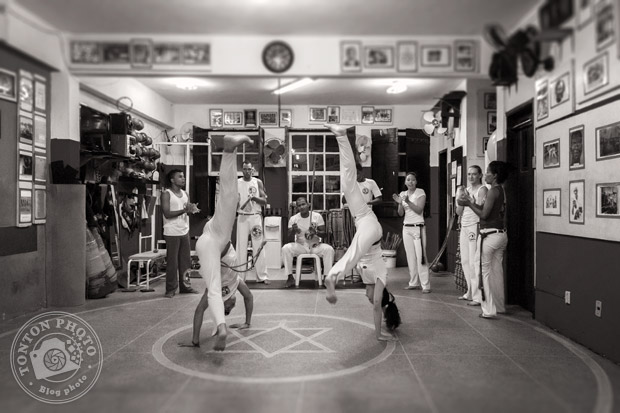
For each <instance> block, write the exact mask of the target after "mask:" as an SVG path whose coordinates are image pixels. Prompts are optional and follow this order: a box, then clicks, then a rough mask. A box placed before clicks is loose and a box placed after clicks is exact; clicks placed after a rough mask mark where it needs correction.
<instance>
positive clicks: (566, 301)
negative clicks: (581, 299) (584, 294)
mask: <svg viewBox="0 0 620 413" xmlns="http://www.w3.org/2000/svg"><path fill="white" fill-rule="evenodd" d="M564 304H570V291H564Z"/></svg>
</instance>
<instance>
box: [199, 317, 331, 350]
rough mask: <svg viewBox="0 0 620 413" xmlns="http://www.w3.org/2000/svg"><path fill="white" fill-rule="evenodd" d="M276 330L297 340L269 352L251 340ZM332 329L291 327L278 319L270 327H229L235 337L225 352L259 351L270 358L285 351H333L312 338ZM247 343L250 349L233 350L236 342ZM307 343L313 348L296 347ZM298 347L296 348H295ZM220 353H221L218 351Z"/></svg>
mask: <svg viewBox="0 0 620 413" xmlns="http://www.w3.org/2000/svg"><path fill="white" fill-rule="evenodd" d="M276 330H284V331H286V332H288V333H290V334H292V335H293V336H295V337H297V341H294V342H293V343H290V344H288V345H285V346H284V347H282V348H280V349H278V350H276V351H273V352H270V351H268V350H266V349H264V348H263V347H261V346H260V344H258V343H256V342H254V341H253V339H255V338H257V337H260V336H264V335H266V334H269V333H271V332H274V331H276ZM331 330H333V328H307V327H304V328H291V327H289V326H287V325H286V321H279V322H278V323H277V324H276V325H275V326H274V327H270V328H248V329H245V330H241V331H239V330H236V329H229V330H228V331H229V333H230V334H231V335H233V336H235V337H236V339H233V340H232V341H230V342H228V343H227V344H226V350H225V353H260V354H262V355H263V356H264V357H265V358H272V357H275V356H277V355H279V354H286V353H296V354H300V353H335V352H336V351H335V350H332V349H330V348H329V347H327V346H325V345H323V344H321V343H319V342H317V341H315V340H314V339H315V338H317V337H318V336H320V335H322V334H325V333H327V332H328V331H331ZM241 332H252V333H251V334H249V335H243V334H241ZM302 332H306V333H310V334H307V335H304V334H302ZM243 343H245V344H247V345H249V346H250V347H252V350H241V349H240V350H235V348H234V347H235V345H236V344H243ZM306 343H307V344H308V345H309V346H310V347H313V349H309V348H302V349H299V348H298V347H300V346H302V345H304V344H306ZM296 348H298V349H296ZM213 352H214V351H213V350H211V351H209V353H213ZM220 354H221V353H220Z"/></svg>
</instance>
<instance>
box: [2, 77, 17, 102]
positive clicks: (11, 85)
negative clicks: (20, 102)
mask: <svg viewBox="0 0 620 413" xmlns="http://www.w3.org/2000/svg"><path fill="white" fill-rule="evenodd" d="M0 99H4V100H10V101H11V102H17V75H15V72H11V71H10V70H6V69H0Z"/></svg>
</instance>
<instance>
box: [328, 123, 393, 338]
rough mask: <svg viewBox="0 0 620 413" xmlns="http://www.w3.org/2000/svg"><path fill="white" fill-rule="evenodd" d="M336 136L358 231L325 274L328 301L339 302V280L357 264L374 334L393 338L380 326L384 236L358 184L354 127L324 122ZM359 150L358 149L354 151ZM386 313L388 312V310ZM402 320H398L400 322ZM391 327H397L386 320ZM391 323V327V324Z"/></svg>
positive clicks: (343, 183) (342, 176) (346, 192)
mask: <svg viewBox="0 0 620 413" xmlns="http://www.w3.org/2000/svg"><path fill="white" fill-rule="evenodd" d="M324 126H325V127H326V128H328V129H329V130H330V131H332V133H333V134H334V135H335V136H336V141H337V142H338V148H339V150H340V185H341V187H342V190H343V192H344V196H345V197H346V199H347V202H348V204H349V210H350V211H351V215H352V216H353V217H355V227H356V228H357V231H356V232H355V235H354V236H353V239H352V240H351V245H350V246H349V249H347V252H345V253H344V255H343V256H342V258H341V259H340V260H338V262H337V263H336V264H335V265H334V266H333V267H332V269H331V270H330V271H329V273H328V274H327V276H326V277H325V287H326V288H327V296H326V299H327V302H329V303H330V304H336V302H337V301H338V298H337V297H336V282H337V281H338V279H339V278H342V277H344V275H345V274H348V273H350V272H351V270H352V269H353V267H354V266H357V267H358V270H359V271H360V273H361V275H362V281H363V282H364V284H366V295H367V297H368V299H369V300H370V301H371V303H373V315H374V321H375V336H376V338H377V340H379V341H394V340H396V337H395V336H394V335H392V333H390V332H383V331H382V330H381V323H382V320H383V317H384V312H383V311H384V310H383V306H382V303H383V296H384V290H385V287H386V284H387V269H386V268H385V262H384V261H383V258H382V257H381V245H380V244H381V237H382V236H383V229H382V228H381V224H379V220H378V219H377V216H376V215H375V214H374V212H372V209H371V207H370V206H369V205H368V204H367V203H366V201H365V199H364V196H363V195H362V191H361V190H360V187H359V186H358V185H357V175H358V173H359V172H360V170H361V161H360V160H359V157H357V158H356V157H355V154H354V152H353V148H355V127H351V128H348V129H345V128H344V127H342V126H338V125H334V124H325V125H324ZM355 152H357V151H355ZM385 316H386V317H387V313H386V314H385ZM399 323H400V321H399V322H398V323H396V324H399ZM387 325H388V328H392V327H393V328H396V327H394V324H391V323H387ZM390 325H391V326H392V327H390Z"/></svg>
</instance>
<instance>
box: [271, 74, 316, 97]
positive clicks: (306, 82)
mask: <svg viewBox="0 0 620 413" xmlns="http://www.w3.org/2000/svg"><path fill="white" fill-rule="evenodd" d="M312 82H314V79H311V78H309V77H304V78H303V79H299V80H296V81H295V82H293V83H289V84H288V85H286V86H282V87H281V88H278V89H276V90H274V91H273V92H271V93H273V94H274V95H281V94H283V93H287V92H290V91H292V90H295V89H299V88H300V87H304V86H306V85H309V84H310V83H312Z"/></svg>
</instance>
